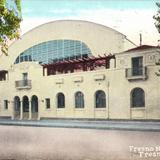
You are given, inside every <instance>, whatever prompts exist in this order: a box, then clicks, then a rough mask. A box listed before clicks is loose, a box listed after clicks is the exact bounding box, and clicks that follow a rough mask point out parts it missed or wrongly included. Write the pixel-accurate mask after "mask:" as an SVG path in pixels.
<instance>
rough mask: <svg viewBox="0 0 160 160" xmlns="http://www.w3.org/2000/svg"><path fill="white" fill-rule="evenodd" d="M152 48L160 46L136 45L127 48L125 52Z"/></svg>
mask: <svg viewBox="0 0 160 160" xmlns="http://www.w3.org/2000/svg"><path fill="white" fill-rule="evenodd" d="M154 48H160V47H159V46H150V45H142V46H138V47H135V48H132V49H129V50H127V51H125V52H131V51H139V50H146V49H154Z"/></svg>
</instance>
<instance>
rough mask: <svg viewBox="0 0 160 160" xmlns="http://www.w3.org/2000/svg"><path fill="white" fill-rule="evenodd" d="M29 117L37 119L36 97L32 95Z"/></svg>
mask: <svg viewBox="0 0 160 160" xmlns="http://www.w3.org/2000/svg"><path fill="white" fill-rule="evenodd" d="M31 111H32V114H31V118H32V119H37V118H38V97H37V96H35V95H33V96H32V98H31Z"/></svg>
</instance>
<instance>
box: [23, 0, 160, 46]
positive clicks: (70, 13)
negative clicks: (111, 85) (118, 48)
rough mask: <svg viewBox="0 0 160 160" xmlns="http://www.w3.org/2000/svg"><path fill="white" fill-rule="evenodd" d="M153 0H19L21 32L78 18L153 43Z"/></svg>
mask: <svg viewBox="0 0 160 160" xmlns="http://www.w3.org/2000/svg"><path fill="white" fill-rule="evenodd" d="M157 1H160V0H157ZM155 2H156V1H155V0H22V17H23V22H22V25H21V27H22V33H25V32H26V31H28V30H30V29H32V28H34V27H36V26H38V25H40V24H43V23H46V22H49V21H54V20H62V19H79V20H87V21H92V22H95V23H99V24H103V25H106V26H108V27H111V28H114V29H116V30H118V31H120V32H122V33H123V34H125V35H126V36H127V37H128V38H129V39H131V40H132V41H134V42H135V43H138V35H139V33H142V35H143V42H144V43H147V44H154V45H157V40H158V39H159V35H158V33H157V30H156V28H155V27H154V20H153V18H152V17H153V15H154V14H155V13H156V11H157V8H156V5H155Z"/></svg>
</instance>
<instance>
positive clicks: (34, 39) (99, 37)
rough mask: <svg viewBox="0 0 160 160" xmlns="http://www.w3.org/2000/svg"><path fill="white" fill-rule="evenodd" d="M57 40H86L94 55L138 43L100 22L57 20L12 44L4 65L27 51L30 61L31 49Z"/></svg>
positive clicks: (13, 61) (11, 62) (118, 50)
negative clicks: (29, 51)
mask: <svg viewBox="0 0 160 160" xmlns="http://www.w3.org/2000/svg"><path fill="white" fill-rule="evenodd" d="M91 28H92V29H91ZM86 35H87V36H86ZM94 35H96V38H95V37H94ZM108 36H109V38H108ZM53 40H54V41H59V40H65V41H67V40H70V41H74V42H82V49H83V44H84V45H87V48H89V49H90V51H91V53H92V55H93V56H98V55H99V54H100V55H104V54H110V53H112V54H113V53H117V52H122V51H124V50H127V49H130V48H132V47H135V44H134V43H132V42H131V41H129V40H128V39H127V38H126V36H125V35H123V34H121V33H120V32H118V31H116V30H114V29H111V28H109V27H106V26H103V25H100V24H96V23H92V22H87V21H78V20H63V21H54V22H49V23H46V24H43V25H40V26H38V27H36V28H35V29H33V30H31V31H29V32H27V33H26V34H24V35H23V36H22V37H21V38H20V39H19V40H18V41H16V42H14V43H13V44H11V45H10V47H9V53H8V54H9V58H8V57H7V59H6V57H5V56H3V55H2V57H1V59H3V60H2V62H3V61H6V60H8V63H7V64H6V63H2V64H1V68H8V67H9V66H10V65H13V64H14V63H15V60H17V61H18V59H17V57H18V56H20V55H21V54H23V53H25V54H26V57H25V56H22V57H24V60H25V58H26V60H27V59H28V60H29V59H30V57H29V56H28V58H27V54H28V53H26V52H28V49H31V48H33V47H36V46H39V45H40V44H45V43H47V42H51V41H53ZM87 52H88V51H87ZM43 58H44V57H43ZM21 60H22V59H20V61H21Z"/></svg>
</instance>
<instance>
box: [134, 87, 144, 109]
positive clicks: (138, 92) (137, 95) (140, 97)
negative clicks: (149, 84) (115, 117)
mask: <svg viewBox="0 0 160 160" xmlns="http://www.w3.org/2000/svg"><path fill="white" fill-rule="evenodd" d="M144 106H145V95H144V90H143V89H141V88H134V89H133V90H132V92H131V107H144Z"/></svg>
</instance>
